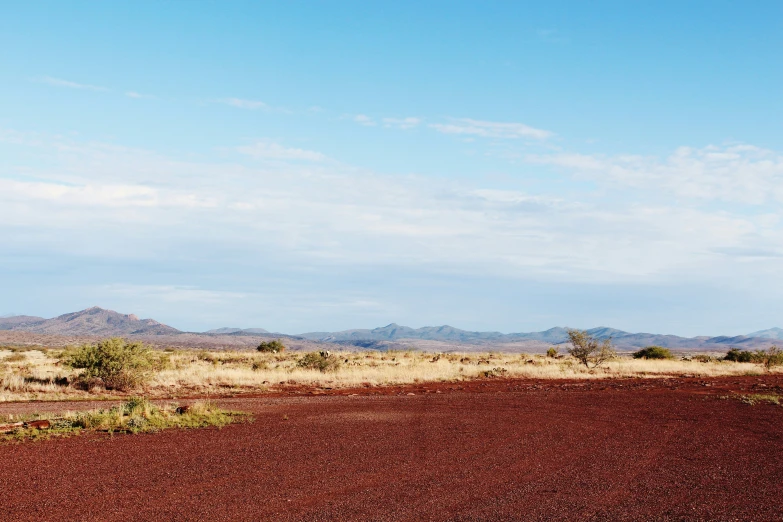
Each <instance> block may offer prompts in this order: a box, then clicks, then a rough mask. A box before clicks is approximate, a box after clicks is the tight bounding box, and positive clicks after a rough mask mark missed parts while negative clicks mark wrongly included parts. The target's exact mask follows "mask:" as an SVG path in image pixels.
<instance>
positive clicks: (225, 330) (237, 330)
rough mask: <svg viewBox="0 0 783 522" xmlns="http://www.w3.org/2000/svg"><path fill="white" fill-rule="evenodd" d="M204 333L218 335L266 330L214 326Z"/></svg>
mask: <svg viewBox="0 0 783 522" xmlns="http://www.w3.org/2000/svg"><path fill="white" fill-rule="evenodd" d="M204 333H205V334H220V335H233V334H240V335H241V334H250V335H253V334H268V333H269V331H268V330H264V329H263V328H244V329H243V328H215V329H214V330H207V331H206V332H204Z"/></svg>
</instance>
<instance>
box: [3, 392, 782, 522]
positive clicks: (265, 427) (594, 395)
mask: <svg viewBox="0 0 783 522" xmlns="http://www.w3.org/2000/svg"><path fill="white" fill-rule="evenodd" d="M460 388H462V389H460ZM781 390H783V379H781V378H780V377H765V378H758V377H742V378H736V377H735V378H729V379H713V380H699V379H668V380H659V379H650V380H617V381H596V382H585V381H581V382H579V381H574V382H559V381H540V382H533V381H499V380H488V381H480V382H474V383H470V384H460V385H455V384H438V385H426V386H416V387H408V388H394V389H385V390H384V391H383V393H384V395H373V393H377V390H365V391H353V392H350V393H359V395H354V396H351V395H346V394H348V393H349V392H346V391H339V392H337V391H334V392H327V393H335V394H339V395H323V396H289V397H285V396H284V397H271V398H269V397H261V398H244V399H242V398H240V399H230V400H226V401H224V402H225V404H226V405H227V406H229V407H231V408H234V409H242V410H246V411H251V412H253V414H254V415H255V422H253V423H249V424H241V425H234V426H230V427H227V428H224V429H222V430H216V429H204V430H191V431H167V432H163V433H157V434H150V435H136V436H131V435H122V436H115V437H113V438H109V437H108V436H105V435H86V436H81V437H74V438H70V439H64V440H50V441H44V442H35V443H26V444H3V445H0V458H1V459H2V460H1V462H2V471H0V518H2V520H39V521H40V520H54V519H75V520H379V521H380V520H411V521H419V520H465V521H468V520H781V519H783V511H781V508H780V503H779V500H780V493H781V481H782V480H783V451H781V442H783V437H782V436H783V407H781V406H775V405H771V404H757V405H754V406H751V405H748V404H744V403H742V402H740V401H739V400H736V399H721V398H720V397H722V396H726V395H730V394H732V393H733V391H742V392H743V393H781ZM409 394H414V395H409ZM77 406H78V405H62V407H63V408H66V407H70V408H75V407H77ZM20 409H24V408H23V407H22V406H20V405H13V404H6V405H2V407H0V412H3V413H7V412H9V411H18V410H20Z"/></svg>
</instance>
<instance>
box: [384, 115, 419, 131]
mask: <svg viewBox="0 0 783 522" xmlns="http://www.w3.org/2000/svg"><path fill="white" fill-rule="evenodd" d="M420 123H421V118H414V117H412V116H411V117H407V118H384V119H383V126H384V127H387V128H396V129H402V130H407V129H413V128H414V127H418V126H419V124H420Z"/></svg>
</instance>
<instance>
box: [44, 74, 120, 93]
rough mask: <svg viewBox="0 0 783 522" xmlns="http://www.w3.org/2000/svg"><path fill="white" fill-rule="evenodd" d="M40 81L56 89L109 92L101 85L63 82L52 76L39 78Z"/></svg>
mask: <svg viewBox="0 0 783 522" xmlns="http://www.w3.org/2000/svg"><path fill="white" fill-rule="evenodd" d="M38 81H40V82H42V83H46V84H48V85H54V86H55V87H67V88H69V89H82V90H85V91H108V90H109V89H107V88H106V87H101V86H99V85H90V84H87V83H77V82H72V81H70V80H63V79H62V78H52V77H51V76H42V77H41V78H38Z"/></svg>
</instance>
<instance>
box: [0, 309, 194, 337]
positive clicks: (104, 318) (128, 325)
mask: <svg viewBox="0 0 783 522" xmlns="http://www.w3.org/2000/svg"><path fill="white" fill-rule="evenodd" d="M20 317H25V316H16V317H10V318H6V319H4V320H3V321H6V322H8V321H14V320H16V324H14V325H13V326H11V327H10V328H4V329H6V330H21V331H25V332H33V333H39V334H55V335H76V336H80V335H105V336H112V335H170V334H177V333H180V331H179V330H177V329H176V328H172V327H171V326H166V325H165V324H161V323H159V322H157V321H155V320H153V319H139V318H138V317H136V316H135V315H133V314H120V313H117V312H115V311H112V310H104V309H103V308H98V307H97V306H94V307H92V308H88V309H86V310H82V311H81V312H73V313H70V314H64V315H61V316H59V317H55V318H53V319H42V318H40V317H35V318H32V319H34V320H20V319H19V318H20ZM0 324H7V323H0Z"/></svg>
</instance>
